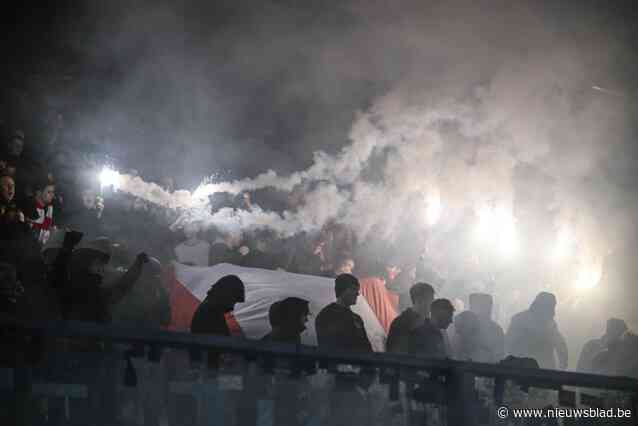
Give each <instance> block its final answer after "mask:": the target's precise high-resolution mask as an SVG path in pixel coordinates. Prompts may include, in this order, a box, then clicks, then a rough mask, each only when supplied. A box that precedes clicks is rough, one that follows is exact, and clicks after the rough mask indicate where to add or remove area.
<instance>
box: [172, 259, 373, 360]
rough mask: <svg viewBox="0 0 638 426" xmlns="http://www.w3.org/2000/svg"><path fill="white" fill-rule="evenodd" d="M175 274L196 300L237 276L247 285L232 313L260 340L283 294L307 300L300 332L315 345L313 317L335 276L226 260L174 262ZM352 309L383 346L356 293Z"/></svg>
mask: <svg viewBox="0 0 638 426" xmlns="http://www.w3.org/2000/svg"><path fill="white" fill-rule="evenodd" d="M174 267H175V277H176V279H177V280H178V281H179V282H180V283H181V284H182V285H184V286H185V287H186V288H187V289H188V290H189V291H190V292H191V293H192V294H193V295H194V296H195V297H196V298H197V299H198V300H200V301H202V300H204V298H205V297H206V293H207V292H208V290H209V289H210V287H211V285H213V284H214V283H215V282H216V281H217V280H219V279H220V278H221V277H223V276H225V275H237V276H238V277H239V278H241V280H242V281H243V282H244V285H245V286H246V302H245V303H240V304H237V305H236V306H235V311H234V312H233V314H234V316H235V318H236V319H237V322H239V325H240V326H241V328H242V330H243V331H244V333H245V335H246V337H248V338H251V339H260V338H261V337H263V336H264V335H266V334H267V333H269V332H270V324H269V322H268V308H270V305H271V304H273V303H274V302H277V301H279V300H283V299H285V298H286V297H300V298H302V299H306V300H308V301H309V302H310V313H311V317H310V319H309V321H308V324H307V327H308V329H307V330H306V331H305V332H304V333H303V335H302V343H304V344H306V345H317V335H316V332H315V318H316V316H317V314H319V312H320V311H321V309H323V308H324V306H326V305H328V304H330V303H332V302H334V301H335V293H334V279H332V278H323V277H315V276H312V275H302V274H292V273H290V272H285V271H271V270H266V269H257V268H244V267H241V266H235V265H231V264H228V263H221V264H218V265H215V266H211V267H193V266H186V265H182V264H180V263H174ZM352 310H353V311H354V312H356V313H357V314H358V315H360V316H361V318H362V319H363V322H364V323H365V327H366V332H367V334H368V338H369V339H370V343H371V344H372V347H373V348H374V350H375V351H377V352H381V351H383V350H384V348H385V339H386V334H385V331H384V329H383V327H382V326H381V323H380V322H379V320H378V318H377V317H376V315H375V314H374V312H373V310H372V309H371V308H370V305H368V302H367V301H366V299H365V298H364V297H363V296H359V298H358V299H357V304H356V305H355V306H353V307H352Z"/></svg>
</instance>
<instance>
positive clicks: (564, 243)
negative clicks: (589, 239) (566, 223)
mask: <svg viewBox="0 0 638 426" xmlns="http://www.w3.org/2000/svg"><path fill="white" fill-rule="evenodd" d="M572 242H573V237H572V235H571V233H570V232H569V230H568V229H567V228H563V229H561V230H560V232H559V233H558V238H557V239H556V245H555V246H554V251H553V252H552V258H553V260H556V261H559V260H562V259H564V258H565V257H566V256H567V255H568V254H569V251H570V249H571V246H572Z"/></svg>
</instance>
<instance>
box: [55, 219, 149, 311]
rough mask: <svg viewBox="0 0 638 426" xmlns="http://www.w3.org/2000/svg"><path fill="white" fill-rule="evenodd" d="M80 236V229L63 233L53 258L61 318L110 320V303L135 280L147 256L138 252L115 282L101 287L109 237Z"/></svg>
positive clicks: (146, 260) (108, 250)
mask: <svg viewBox="0 0 638 426" xmlns="http://www.w3.org/2000/svg"><path fill="white" fill-rule="evenodd" d="M82 236H83V235H82V233H80V232H76V231H71V232H67V233H66V235H65V238H64V242H63V245H62V249H61V250H60V252H59V254H58V257H57V258H56V261H55V266H54V278H53V281H54V286H55V288H57V290H58V292H59V294H60V302H61V309H62V317H63V318H64V319H68V320H78V321H88V322H97V323H108V322H110V321H111V315H110V308H111V306H112V305H114V304H115V303H117V302H119V301H120V300H121V299H122V298H123V297H124V296H125V295H126V294H127V293H128V292H129V290H130V289H131V288H132V287H133V285H134V284H135V283H136V282H137V280H138V278H139V277H140V275H141V273H142V266H143V265H144V264H145V263H148V262H149V257H148V255H147V254H146V253H139V254H138V255H137V257H136V258H135V261H134V262H133V264H132V265H131V267H130V268H129V269H128V270H127V271H126V273H125V274H124V275H123V276H121V277H120V278H119V279H118V280H117V282H116V283H115V284H113V285H109V286H108V287H104V286H102V281H103V278H104V272H105V267H106V266H107V265H108V263H109V261H110V259H111V240H110V239H109V238H107V237H100V238H97V239H95V240H92V241H88V242H84V243H82V244H79V243H80V240H81V239H82ZM78 244H79V245H78ZM76 246H77V249H75V250H74V248H75V247H76ZM67 265H68V275H67Z"/></svg>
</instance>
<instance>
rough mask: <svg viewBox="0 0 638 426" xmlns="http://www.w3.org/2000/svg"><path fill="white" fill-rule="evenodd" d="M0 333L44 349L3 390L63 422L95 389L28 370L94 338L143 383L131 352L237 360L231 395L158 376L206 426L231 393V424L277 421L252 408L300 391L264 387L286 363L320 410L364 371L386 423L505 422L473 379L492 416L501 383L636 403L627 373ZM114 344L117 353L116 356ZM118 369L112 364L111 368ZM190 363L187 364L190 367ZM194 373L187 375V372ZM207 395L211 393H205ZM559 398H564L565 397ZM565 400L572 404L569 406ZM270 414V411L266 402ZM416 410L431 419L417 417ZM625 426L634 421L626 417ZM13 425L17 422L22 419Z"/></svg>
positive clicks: (60, 332)
mask: <svg viewBox="0 0 638 426" xmlns="http://www.w3.org/2000/svg"><path fill="white" fill-rule="evenodd" d="M0 330H11V333H13V334H12V335H14V336H19V338H18V339H17V340H16V341H15V342H12V343H11V344H14V345H16V348H23V349H24V348H26V349H25V350H24V351H21V350H16V351H15V353H16V354H22V353H25V352H28V351H29V350H31V351H34V350H36V351H37V350H40V351H45V353H44V354H41V355H42V356H41V357H40V361H38V362H36V363H34V364H30V363H29V362H28V361H27V360H26V359H25V357H24V356H20V357H18V358H16V359H15V363H14V365H5V367H8V368H9V369H10V370H13V381H12V383H11V384H10V386H11V392H13V394H14V395H15V396H16V398H18V399H19V400H20V401H22V403H23V404H26V407H27V411H29V408H28V407H29V404H32V403H33V401H32V399H33V397H34V395H35V396H37V395H41V396H43V397H55V396H56V395H57V396H58V397H63V398H65V401H64V410H63V411H64V416H63V417H64V418H66V419H68V418H69V416H70V414H69V399H74V398H87V394H88V393H90V392H89V391H88V390H87V389H90V388H91V386H96V383H87V384H85V385H83V384H82V383H79V384H78V383H64V380H60V379H44V380H42V379H38V378H37V377H36V376H37V374H35V373H36V372H37V369H38V368H41V367H42V365H43V364H47V363H50V357H49V354H48V353H46V352H51V351H56V349H55V345H50V344H45V343H42V342H49V343H50V342H52V341H58V342H59V341H69V340H70V341H78V340H80V341H87V340H90V341H92V342H95V341H99V342H101V343H103V344H105V345H104V346H101V347H102V349H101V351H103V352H104V353H117V354H118V355H117V356H115V359H119V360H121V359H127V362H128V364H129V365H127V367H128V370H130V369H131V368H133V369H134V368H135V367H137V369H138V370H140V369H141V370H144V371H147V370H148V371H147V373H145V374H146V375H147V376H148V377H152V376H153V375H155V373H153V372H152V371H156V370H153V367H149V368H148V369H145V368H146V367H140V366H141V365H142V364H141V363H140V362H137V365H135V366H132V365H130V364H131V363H130V359H131V357H133V358H135V356H137V357H138V359H139V357H140V356H144V357H146V356H147V355H148V356H149V359H150V361H151V364H152V363H157V362H158V361H159V359H157V358H158V354H159V353H160V352H161V351H160V350H162V349H172V350H173V351H175V353H182V354H186V353H188V355H189V358H190V359H199V358H201V355H202V354H203V355H204V357H205V354H206V353H207V352H208V351H210V350H214V351H215V353H216V354H231V356H234V357H235V358H237V359H241V360H243V364H242V366H241V368H235V369H234V370H233V369H227V371H230V373H228V374H226V376H232V375H234V376H236V377H240V378H241V379H242V381H243V385H240V386H239V388H237V389H235V391H228V392H226V391H224V392H225V393H224V392H217V391H215V389H221V388H224V386H226V389H228V386H227V385H222V384H221V383H222V381H223V380H222V378H223V376H224V374H221V373H219V374H218V372H216V371H214V370H213V371H209V370H207V369H206V368H205V367H204V366H203V365H202V364H201V363H197V362H196V363H195V365H196V366H198V367H197V368H195V369H194V370H193V369H192V368H190V376H188V375H186V377H178V378H175V377H172V378H171V377H167V378H166V379H165V382H166V383H165V385H166V387H167V389H168V391H167V392H168V394H171V395H186V396H188V398H191V403H193V401H192V400H193V399H196V400H197V401H195V403H196V405H197V404H198V407H199V408H198V409H197V410H198V414H197V415H195V417H196V418H195V419H194V420H193V423H194V424H225V423H219V422H217V423H215V421H213V420H212V418H213V417H217V418H219V416H215V415H214V414H215V411H219V410H224V409H225V408H224V404H221V405H220V403H219V402H218V403H217V404H212V403H210V401H207V398H209V399H215V398H217V401H219V397H220V395H222V394H223V395H226V396H224V398H226V401H229V400H230V399H228V398H230V397H229V396H228V395H233V396H232V397H233V398H234V399H235V400H237V401H235V402H236V409H237V411H238V412H240V413H241V412H243V414H245V413H246V412H251V410H252V412H253V413H252V415H250V416H247V417H246V418H247V419H249V420H248V421H246V419H243V420H242V421H240V420H237V419H234V420H233V421H232V422H231V423H234V424H240V423H241V424H251V425H252V424H276V422H275V420H273V418H274V417H273V415H272V413H271V415H270V419H271V420H269V421H263V418H262V417H263V416H261V417H260V412H261V411H264V410H262V408H263V407H262V408H259V407H261V406H263V404H262V402H263V401H279V402H277V404H279V403H280V401H281V398H280V397H278V396H276V395H275V396H272V395H270V396H267V397H264V396H263V395H264V394H266V393H267V392H263V389H262V388H264V386H263V382H264V380H267V381H268V387H270V388H275V389H279V391H281V389H288V390H287V391H282V392H283V393H286V392H288V393H290V389H296V390H295V392H296V391H297V390H299V389H301V387H299V386H300V385H299V383H301V382H300V381H296V382H294V383H293V382H289V384H290V383H293V386H292V387H290V386H288V388H286V387H285V386H282V385H275V386H274V387H273V385H272V383H274V382H276V383H285V382H286V380H287V379H283V380H279V379H272V378H273V377H275V376H277V375H278V374H279V376H277V377H282V376H281V374H280V373H278V371H280V370H281V364H282V363H284V364H285V367H284V370H287V373H286V374H287V376H289V377H293V378H294V379H291V380H293V381H295V380H297V379H296V378H297V377H300V375H305V376H306V377H310V376H313V375H315V376H317V372H318V371H319V372H322V373H323V374H324V375H326V377H328V376H329V377H330V379H331V380H332V382H331V383H330V384H329V385H327V386H324V387H322V388H320V389H321V392H323V393H325V395H322V394H320V393H317V394H315V395H316V398H318V399H319V400H321V398H323V397H324V396H325V400H324V402H325V403H326V404H328V405H330V404H332V405H331V407H333V406H338V405H339V401H338V400H337V401H334V398H333V396H334V394H339V395H344V397H343V399H344V400H348V398H350V397H351V396H353V395H354V396H356V395H357V394H356V392H359V393H361V394H362V395H364V394H365V391H366V390H367V389H368V388H365V387H361V386H359V384H358V382H357V380H358V379H357V377H359V376H358V374H359V373H362V372H363V373H364V372H366V371H367V372H370V371H372V372H373V373H374V375H376V377H378V378H379V382H378V386H379V387H380V388H383V389H385V390H384V391H383V392H385V393H382V395H384V396H383V397H381V402H379V403H378V404H377V405H381V404H383V403H384V402H383V399H384V398H385V399H387V400H386V401H385V403H387V404H388V411H389V412H390V411H391V412H392V413H394V414H397V413H398V414H397V415H396V416H394V417H398V418H399V420H398V423H400V424H406V425H408V424H409V425H413V424H425V423H426V422H428V423H427V424H437V422H438V424H447V425H454V426H455V425H478V424H497V423H498V424H507V423H505V422H506V421H509V420H507V419H499V418H496V417H495V416H494V413H493V412H492V413H491V415H490V418H489V419H487V420H481V421H480V422H479V420H477V414H476V413H477V411H476V410H477V408H476V407H477V405H476V404H474V402H476V401H477V399H478V398H477V393H478V391H477V388H478V387H480V386H477V379H479V380H481V381H482V383H483V385H485V384H486V383H487V386H482V389H483V393H484V396H485V395H487V396H486V398H487V399H488V400H489V401H488V405H489V406H490V410H491V411H494V409H495V408H496V406H497V405H501V404H503V403H505V404H507V401H506V400H507V393H508V389H509V387H508V383H516V384H519V385H522V386H523V387H524V388H527V387H532V388H537V389H547V390H550V391H557V392H558V393H559V396H560V398H559V399H560V400H561V403H563V404H564V403H565V402H564V400H566V399H571V397H570V395H572V392H573V391H572V390H570V388H579V389H581V388H587V389H598V390H599V393H600V391H604V392H609V391H613V392H619V393H621V394H623V395H625V396H626V400H627V401H629V402H628V404H629V407H630V409H632V410H633V413H634V414H635V413H636V410H635V409H636V407H637V405H636V401H637V399H636V398H637V396H638V380H636V379H633V378H627V377H610V376H600V375H594V374H582V373H573V372H566V371H555V370H542V369H529V368H516V367H508V366H501V365H494V364H482V363H474V362H460V361H453V360H428V359H420V358H415V357H412V356H408V355H395V354H386V353H375V354H354V353H344V352H337V351H326V350H322V349H319V348H316V347H309V346H304V345H292V344H281V343H273V342H261V341H253V340H247V339H236V338H227V337H220V336H204V335H193V334H190V333H181V332H169V331H162V330H157V329H132V328H126V327H121V326H102V325H97V324H91V323H79V322H65V321H52V322H46V323H45V322H27V321H19V320H16V319H13V318H10V317H6V316H0ZM115 347H117V348H119V349H118V350H119V352H118V350H116V349H115ZM127 348H128V349H127ZM130 348H135V350H130ZM71 351H73V349H71ZM122 354H124V355H125V356H124V358H122ZM118 357H119V358H118ZM154 358H155V359H154ZM42 359H44V361H43V360H42ZM121 364H122V363H121V362H119V365H121ZM96 365H97V364H93V365H92V366H91V367H90V368H94V369H95V368H97V366H96ZM149 365H150V364H149ZM190 365H193V364H192V363H191V364H190ZM255 365H259V366H260V367H259V369H255V367H254V366H255ZM264 366H267V367H264ZM344 366H356V368H349V369H348V368H347V367H345V368H344ZM48 367H49V370H50V369H51V368H53V369H54V368H55V366H54V364H51V365H49V366H48ZM183 369H187V368H183ZM71 371H73V370H71ZM112 371H116V370H112ZM193 371H196V374H194V373H193ZM220 371H224V369H223V368H222V369H221V370H220ZM256 371H258V372H256ZM363 373H362V374H363ZM71 374H72V373H71ZM96 375H97V373H96ZM107 375H109V373H107ZM364 375H365V374H364ZM45 377H46V376H45ZM344 378H346V379H344ZM271 379H272V380H274V382H273V381H272V380H271ZM277 380H279V381H277ZM89 381H90V380H89ZM67 382H68V380H67ZM80 382H81V380H80ZM340 382H341V383H342V385H343V383H346V385H345V387H344V386H342V387H341V390H338V389H339V383H340ZM56 383H57V385H56ZM251 383H252V384H251ZM255 383H262V384H261V385H259V386H261V387H260V389H262V390H261V391H259V392H257V391H253V390H251V387H254V386H255ZM61 384H64V386H62V387H61V386H60V385H61ZM158 386H159V385H158ZM162 386H164V385H162ZM259 386H258V387H259ZM295 386H297V387H295ZM304 386H306V382H304ZM231 388H232V386H231ZM207 389H208V390H207ZM211 389H213V391H210V390H211ZM335 389H337V390H335ZM357 389H359V390H357ZM485 389H487V391H485ZM333 390H335V391H333ZM5 391H6V389H5ZM211 392H212V393H211ZM233 392H234V393H233ZM260 392H261V393H260ZM339 392H342V393H339ZM486 392H487V393H486ZM293 393H294V392H293ZM189 395H190V396H189ZM260 395H261V396H260ZM565 395H567V396H568V398H564V396H565ZM364 396H365V395H364ZM331 398H332V399H331ZM364 399H365V398H364ZM25 401H26V402H25ZM352 401H355V402H353V404H354V403H356V401H359V400H358V399H356V398H354V397H353V399H352ZM471 402H472V403H471ZM581 402H582V401H581ZM260 404H261V405H260ZM318 404H319V403H318ZM335 404H336V405H335ZM415 404H420V405H422V406H428V407H430V408H431V406H437V407H438V408H437V410H438V411H436V412H437V413H439V418H438V419H434V420H433V419H432V416H430V417H429V420H427V419H426V418H427V417H428V416H429V415H430V414H431V410H430V411H427V410H426V409H422V410H420V412H421V414H419V415H415V412H417V411H419V410H415V409H414V405H415ZM557 404H558V402H557ZM572 404H574V405H575V404H577V402H575V403H574V402H573V403H572ZM19 405H20V404H19V403H16V406H19ZM311 405H312V404H311ZM202 406H205V407H204V408H206V409H208V414H207V415H204V414H201V412H202V411H206V410H205V409H204V408H202ZM256 407H257V408H256ZM315 408H316V407H315ZM354 408H355V407H353V409H354ZM373 408H375V407H373ZM377 408H378V407H377ZM342 409H343V407H342ZM260 410H261V411H260ZM334 410H337V409H334ZM334 410H333V411H334ZM266 411H268V410H266ZM270 411H272V404H271V410H270ZM345 411H346V413H345V414H346V416H348V415H350V413H347V411H348V407H345ZM425 411H427V412H428V413H430V414H428V415H425V414H423V412H425ZM333 414H334V413H333ZM342 414H343V413H342ZM15 415H16V416H17V417H16V418H18V419H20V418H21V417H20V416H19V415H18V414H15ZM330 415H332V414H330ZM335 415H336V414H335ZM231 417H232V416H231ZM435 417H436V416H435ZM395 420H396V418H395ZM510 420H511V419H510ZM631 420H632V421H633V422H634V424H636V423H635V422H636V420H637V419H636V416H635V415H634V416H633V418H632V419H631ZM22 421H25V422H26V420H22ZM295 422H296V423H294V422H293V423H289V424H313V422H312V421H309V420H308V419H307V418H306V419H305V420H303V419H301V420H300V419H297V420H295ZM25 424H26V423H25ZM330 424H338V422H334V423H333V422H330ZM344 424H345V423H344ZM350 424H352V423H350ZM277 426H279V425H277Z"/></svg>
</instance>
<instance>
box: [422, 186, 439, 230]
mask: <svg viewBox="0 0 638 426" xmlns="http://www.w3.org/2000/svg"><path fill="white" fill-rule="evenodd" d="M440 218H441V197H440V196H439V194H431V195H429V196H428V197H427V199H426V206H425V223H426V224H427V225H428V226H434V225H436V223H437V222H438V221H439V219H440Z"/></svg>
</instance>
